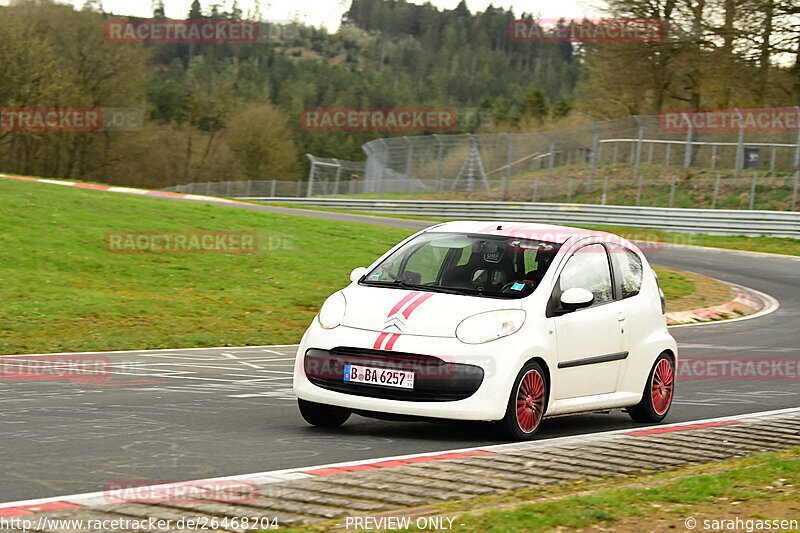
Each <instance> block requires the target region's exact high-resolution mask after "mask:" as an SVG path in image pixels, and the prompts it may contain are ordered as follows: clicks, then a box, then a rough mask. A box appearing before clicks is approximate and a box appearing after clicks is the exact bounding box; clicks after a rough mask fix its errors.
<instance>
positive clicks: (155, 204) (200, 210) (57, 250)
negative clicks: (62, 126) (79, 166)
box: [0, 180, 409, 354]
mask: <svg viewBox="0 0 800 533" xmlns="http://www.w3.org/2000/svg"><path fill="white" fill-rule="evenodd" d="M0 223H1V224H2V228H3V230H2V232H1V233H0V301H2V306H0V353H5V354H19V353H37V352H55V351H93V350H108V349H115V350H125V349H145V348H175V347H190V346H222V345H246V344H251V345H252V344H281V343H295V342H297V341H298V340H299V339H300V337H301V335H302V332H303V331H304V330H305V328H306V327H307V326H308V324H309V323H310V321H311V319H312V318H313V317H314V315H315V314H316V311H317V310H318V308H319V306H320V305H321V304H322V301H323V300H324V299H325V297H326V296H327V295H328V294H330V293H331V292H333V291H335V290H336V289H338V288H340V287H342V286H343V285H345V284H346V283H347V281H348V275H349V272H350V270H351V269H352V268H353V267H356V266H360V265H364V264H368V263H370V262H372V261H373V260H374V259H375V257H377V256H379V255H380V254H382V253H383V252H385V251H386V250H387V249H388V248H389V247H391V246H392V245H394V244H395V243H396V242H398V241H399V240H401V239H403V238H404V237H406V236H407V235H408V234H409V232H408V231H405V230H399V229H393V228H381V227H374V226H367V225H364V224H354V223H344V222H332V221H329V220H320V219H313V218H306V217H296V216H288V215H277V214H270V213H262V212H254V211H248V210H243V209H231V208H229V207H222V206H213V205H205V204H195V203H190V202H179V201H174V200H165V199H156V198H143V197H137V196H129V195H122V194H116V193H108V192H101V191H91V190H82V189H75V188H70V187H62V186H56V185H47V184H39V183H29V182H21V181H15V180H0ZM195 230H207V231H248V232H256V234H257V235H258V236H259V241H260V243H259V252H258V253H255V254H236V255H234V254H209V253H180V254H165V253H161V254H151V253H110V252H108V251H107V250H106V248H105V246H104V243H105V236H106V234H107V232H111V231H137V232H146V231H195Z"/></svg>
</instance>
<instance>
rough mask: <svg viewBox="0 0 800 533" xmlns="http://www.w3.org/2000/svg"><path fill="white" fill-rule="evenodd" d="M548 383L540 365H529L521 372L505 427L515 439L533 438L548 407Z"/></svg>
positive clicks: (510, 402)
mask: <svg viewBox="0 0 800 533" xmlns="http://www.w3.org/2000/svg"><path fill="white" fill-rule="evenodd" d="M547 394H548V393H547V381H546V380H545V378H544V371H542V367H541V366H540V365H539V363H534V362H531V363H528V364H527V365H525V366H524V367H523V368H522V370H521V371H520V373H519V375H518V376H517V379H516V380H515V381H514V387H513V388H512V389H511V396H510V397H509V399H508V406H507V407H506V416H505V418H503V425H504V426H505V429H506V433H507V434H508V435H509V436H510V437H511V438H513V439H517V440H528V439H531V438H532V437H533V434H534V433H536V430H537V429H538V428H539V424H540V423H541V421H542V417H544V411H545V406H546V405H547Z"/></svg>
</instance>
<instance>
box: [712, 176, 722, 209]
mask: <svg viewBox="0 0 800 533" xmlns="http://www.w3.org/2000/svg"><path fill="white" fill-rule="evenodd" d="M719 178H720V175H719V174H717V179H716V180H715V181H714V196H713V198H711V209H716V208H717V197H719Z"/></svg>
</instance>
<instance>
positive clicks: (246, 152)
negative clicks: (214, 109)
mask: <svg viewBox="0 0 800 533" xmlns="http://www.w3.org/2000/svg"><path fill="white" fill-rule="evenodd" d="M225 142H226V144H227V145H228V147H229V148H230V150H231V152H233V153H234V154H235V155H236V157H237V158H238V160H239V162H240V164H241V166H242V168H243V169H244V174H245V176H246V177H247V178H248V179H279V180H294V179H297V178H298V173H297V172H298V168H297V161H298V157H299V154H298V151H297V147H296V146H295V144H294V141H293V140H292V135H291V133H290V131H289V128H288V127H287V121H286V117H285V116H284V115H283V114H282V113H281V112H280V111H279V110H278V109H277V108H275V107H273V106H272V105H270V104H251V105H248V106H247V107H245V108H244V109H243V110H242V111H241V112H239V113H237V114H235V115H233V116H231V117H230V119H229V120H228V124H227V129H226V132H225Z"/></svg>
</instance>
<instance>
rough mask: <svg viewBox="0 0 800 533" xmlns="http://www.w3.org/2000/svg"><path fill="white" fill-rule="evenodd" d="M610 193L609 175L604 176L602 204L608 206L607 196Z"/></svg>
mask: <svg viewBox="0 0 800 533" xmlns="http://www.w3.org/2000/svg"><path fill="white" fill-rule="evenodd" d="M607 193H608V173H606V175H605V176H603V197H602V199H601V204H602V205H606V195H607Z"/></svg>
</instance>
